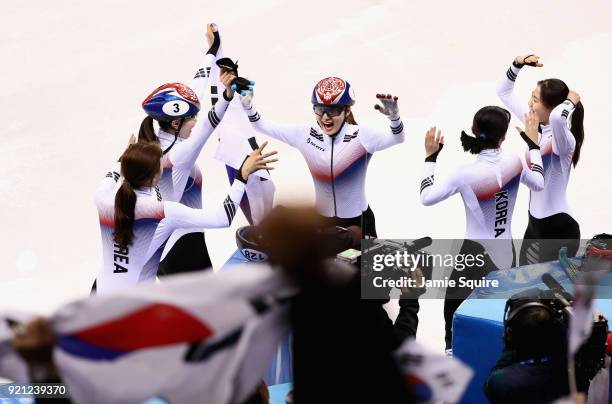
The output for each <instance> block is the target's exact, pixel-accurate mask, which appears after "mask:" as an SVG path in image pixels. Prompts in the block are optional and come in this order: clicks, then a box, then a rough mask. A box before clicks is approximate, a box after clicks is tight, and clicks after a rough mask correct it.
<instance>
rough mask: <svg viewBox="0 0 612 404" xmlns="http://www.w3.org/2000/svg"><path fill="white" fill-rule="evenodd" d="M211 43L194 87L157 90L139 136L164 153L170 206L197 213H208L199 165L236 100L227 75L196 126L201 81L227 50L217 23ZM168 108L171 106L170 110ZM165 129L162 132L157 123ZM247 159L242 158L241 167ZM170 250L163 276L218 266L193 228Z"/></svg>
mask: <svg viewBox="0 0 612 404" xmlns="http://www.w3.org/2000/svg"><path fill="white" fill-rule="evenodd" d="M206 39H207V41H208V45H209V49H208V51H207V52H206V55H205V59H204V66H203V67H201V68H199V69H198V71H197V73H196V75H195V77H194V79H193V82H192V83H191V86H190V87H187V86H185V85H183V84H180V83H172V84H166V85H164V86H161V87H159V88H157V89H156V90H155V91H153V92H152V93H151V94H150V95H149V96H148V97H147V98H146V99H145V100H144V101H143V103H142V107H143V109H144V110H145V112H146V114H147V117H146V118H145V119H144V120H143V121H142V124H141V126H140V131H139V133H138V141H139V142H155V143H158V144H159V145H160V147H161V148H162V150H163V153H164V156H163V163H164V172H163V175H162V177H161V179H160V182H159V189H160V191H161V194H162V198H163V200H164V201H166V200H167V201H174V202H180V203H182V204H183V205H185V206H188V207H190V208H194V209H201V208H202V172H201V171H200V168H199V167H198V165H197V164H196V159H197V158H198V156H199V154H200V152H201V150H202V148H203V147H204V144H205V143H206V142H207V140H208V139H209V138H210V136H211V134H212V132H213V131H214V130H215V128H216V127H217V126H218V125H219V123H220V122H221V120H222V119H223V116H224V114H225V113H226V110H227V108H228V105H229V102H230V101H231V100H232V97H233V94H234V93H233V91H232V90H231V88H230V83H231V81H232V80H233V79H234V78H235V75H233V74H231V73H222V74H221V77H220V81H221V82H222V83H223V84H224V85H225V91H224V92H223V95H222V96H221V97H219V102H218V103H216V104H215V105H214V106H213V108H212V110H211V111H209V112H208V114H207V116H206V117H205V118H204V119H202V121H203V122H201V123H200V125H199V126H198V127H196V128H195V130H194V127H195V126H196V122H197V121H196V116H197V114H198V112H199V110H200V97H201V93H199V94H196V92H195V91H193V90H192V89H200V88H203V87H205V85H203V84H202V83H201V82H202V81H204V82H207V81H208V80H209V75H210V71H211V68H212V64H213V62H214V60H215V58H216V54H217V52H218V51H219V48H220V45H221V39H220V36H219V32H218V29H217V27H216V25H215V24H208V25H207V31H206ZM164 106H165V107H164ZM154 121H156V122H157V124H158V126H159V130H158V131H157V132H156V131H155V130H154V127H153V122H154ZM245 157H246V155H245V156H241V160H240V161H241V162H242V161H243V160H244V158H245ZM174 236H175V237H173V238H172V239H171V240H170V242H172V241H174V240H176V241H174V243H173V244H172V245H168V248H167V254H166V256H165V257H164V258H163V259H162V260H161V262H160V266H159V271H158V275H160V276H163V275H171V274H176V273H182V272H190V271H197V270H203V269H207V268H210V267H212V262H211V260H210V256H209V253H208V249H207V247H206V240H205V237H204V232H202V231H199V230H198V231H194V229H191V230H189V231H187V230H184V229H182V230H179V231H178V232H177V233H176V234H175V235H174Z"/></svg>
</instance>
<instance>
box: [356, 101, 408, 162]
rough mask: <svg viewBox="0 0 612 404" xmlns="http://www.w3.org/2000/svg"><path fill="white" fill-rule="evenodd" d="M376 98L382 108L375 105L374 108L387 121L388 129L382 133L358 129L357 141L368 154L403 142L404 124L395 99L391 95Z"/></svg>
mask: <svg viewBox="0 0 612 404" xmlns="http://www.w3.org/2000/svg"><path fill="white" fill-rule="evenodd" d="M376 98H377V99H378V100H379V101H380V102H381V104H382V106H381V105H380V104H376V105H375V106H374V108H375V109H376V110H378V111H380V113H382V114H383V115H385V116H386V117H387V118H388V119H389V125H390V129H389V130H388V131H384V132H383V131H375V130H371V129H368V128H360V129H359V132H360V133H359V139H360V140H361V144H363V147H365V149H366V150H367V151H368V153H374V152H377V151H379V150H384V149H386V148H388V147H391V146H393V145H396V144H399V143H402V142H403V141H404V140H405V135H404V124H403V123H402V120H401V118H400V116H399V107H398V105H397V97H395V96H392V95H391V94H387V95H384V94H376Z"/></svg>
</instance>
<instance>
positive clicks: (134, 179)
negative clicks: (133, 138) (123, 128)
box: [113, 143, 162, 248]
mask: <svg viewBox="0 0 612 404" xmlns="http://www.w3.org/2000/svg"><path fill="white" fill-rule="evenodd" d="M161 158H162V150H161V148H160V147H159V145H158V144H156V143H136V144H133V145H130V146H129V147H128V148H127V149H126V150H125V152H123V155H121V175H122V176H123V183H122V184H121V187H119V190H117V194H116V195H115V231H114V232H113V238H114V240H115V243H117V244H118V245H119V246H120V247H121V248H126V247H127V246H128V245H130V244H132V239H133V237H134V232H133V226H134V209H135V207H136V193H134V188H138V187H142V186H148V185H150V184H151V181H152V180H153V178H154V177H155V175H156V174H158V173H159V164H160V163H159V162H160V159H161Z"/></svg>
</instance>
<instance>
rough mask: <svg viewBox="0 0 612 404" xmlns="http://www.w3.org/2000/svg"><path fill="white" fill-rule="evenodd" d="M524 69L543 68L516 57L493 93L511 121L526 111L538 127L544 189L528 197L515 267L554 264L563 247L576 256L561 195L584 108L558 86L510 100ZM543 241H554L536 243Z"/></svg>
mask: <svg viewBox="0 0 612 404" xmlns="http://www.w3.org/2000/svg"><path fill="white" fill-rule="evenodd" d="M525 65H527V66H533V67H542V66H543V64H541V63H540V57H539V56H536V55H526V56H517V57H516V58H515V59H514V61H513V63H512V65H511V66H510V67H509V68H508V70H507V71H506V74H505V75H504V78H503V79H502V80H501V81H500V83H499V85H498V87H497V95H498V96H499V98H500V99H501V100H502V102H503V103H504V104H505V105H506V106H507V107H508V109H510V111H512V113H513V114H514V115H515V116H516V117H518V118H519V119H521V120H522V119H523V117H524V116H525V113H526V112H527V111H528V110H529V111H532V112H534V113H535V116H536V117H537V120H538V122H539V124H540V125H539V131H540V134H541V135H540V139H539V142H538V144H539V145H540V151H541V153H542V162H543V168H544V181H545V184H546V186H545V187H544V189H543V190H540V191H537V190H532V191H531V193H530V198H529V224H528V225H527V230H526V231H525V236H524V237H523V238H524V241H523V244H522V246H521V251H520V254H519V263H520V264H521V265H526V264H533V263H537V262H544V261H551V260H556V259H557V258H558V254H559V248H561V247H563V246H566V247H567V252H568V256H575V255H576V252H577V251H578V246H579V243H580V226H579V225H578V222H577V221H576V219H575V216H574V214H573V213H572V211H571V209H570V207H569V204H568V202H567V196H566V190H567V183H568V181H569V176H570V171H571V168H572V165H573V166H574V167H575V166H576V164H577V163H578V159H579V158H580V148H581V147H582V142H583V140H584V128H583V120H584V108H583V106H582V103H581V102H580V96H579V95H578V94H577V93H576V92H575V91H572V90H570V89H569V88H568V86H567V85H566V84H565V83H564V82H563V81H561V80H559V79H546V80H541V81H538V83H537V85H536V87H535V89H534V90H533V92H532V93H531V97H530V98H529V102H528V103H527V104H525V103H523V102H521V101H520V100H519V99H518V97H517V96H516V95H515V94H514V82H515V80H516V78H517V76H518V74H519V72H520V71H521V69H522V68H523V66H525ZM570 115H571V119H570ZM568 123H569V124H570V125H571V126H570V127H571V129H570V128H568ZM538 239H539V240H540V241H538ZM543 239H549V240H550V239H556V240H557V241H552V240H551V241H547V242H542V241H541V240H543Z"/></svg>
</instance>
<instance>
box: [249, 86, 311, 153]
mask: <svg viewBox="0 0 612 404" xmlns="http://www.w3.org/2000/svg"><path fill="white" fill-rule="evenodd" d="M240 102H241V103H242V107H243V108H244V111H245V112H246V114H247V116H248V117H249V122H251V124H252V125H253V128H255V130H257V131H258V132H261V133H263V134H265V135H268V136H270V137H271V138H274V139H276V140H280V141H281V142H283V143H287V144H288V145H290V146H293V147H296V146H297V144H298V143H299V142H300V140H302V138H303V136H304V135H305V134H306V133H308V127H306V126H304V125H284V124H278V123H275V122H271V121H269V120H267V119H265V118H263V117H262V116H261V115H260V114H259V112H257V110H256V109H255V106H254V105H253V91H252V90H251V91H243V92H242V94H240Z"/></svg>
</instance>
